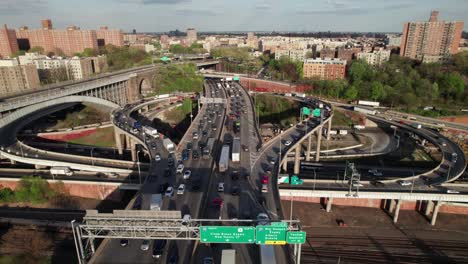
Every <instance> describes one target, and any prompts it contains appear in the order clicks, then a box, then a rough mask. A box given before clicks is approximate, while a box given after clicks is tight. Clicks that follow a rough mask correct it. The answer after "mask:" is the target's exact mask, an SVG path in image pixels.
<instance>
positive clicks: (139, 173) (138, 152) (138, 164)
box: [136, 150, 141, 184]
mask: <svg viewBox="0 0 468 264" xmlns="http://www.w3.org/2000/svg"><path fill="white" fill-rule="evenodd" d="M139 155H140V150H138V151H137V155H136V156H137V166H138V177H140V184H141V170H140V157H139Z"/></svg>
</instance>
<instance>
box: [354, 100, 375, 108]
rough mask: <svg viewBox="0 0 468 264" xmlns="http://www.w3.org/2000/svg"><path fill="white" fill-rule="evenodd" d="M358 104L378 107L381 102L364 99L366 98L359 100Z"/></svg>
mask: <svg viewBox="0 0 468 264" xmlns="http://www.w3.org/2000/svg"><path fill="white" fill-rule="evenodd" d="M357 104H358V105H365V106H372V107H378V106H379V105H380V103H379V102H374V101H364V100H359V101H358V103H357Z"/></svg>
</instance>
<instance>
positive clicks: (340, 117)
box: [332, 111, 354, 127]
mask: <svg viewBox="0 0 468 264" xmlns="http://www.w3.org/2000/svg"><path fill="white" fill-rule="evenodd" d="M353 124H354V121H353V120H352V119H351V118H350V117H348V116H346V115H345V114H343V113H342V112H340V111H334V113H333V121H332V125H333V126H346V127H350V126H352V125H353Z"/></svg>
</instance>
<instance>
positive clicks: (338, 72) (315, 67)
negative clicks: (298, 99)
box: [303, 59, 346, 80]
mask: <svg viewBox="0 0 468 264" xmlns="http://www.w3.org/2000/svg"><path fill="white" fill-rule="evenodd" d="M303 71H304V78H309V79H319V80H338V79H344V78H345V72H346V60H340V59H307V60H305V61H304V69H303Z"/></svg>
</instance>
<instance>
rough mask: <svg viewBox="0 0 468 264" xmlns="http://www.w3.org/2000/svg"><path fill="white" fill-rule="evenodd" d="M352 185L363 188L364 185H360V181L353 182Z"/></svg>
mask: <svg viewBox="0 0 468 264" xmlns="http://www.w3.org/2000/svg"><path fill="white" fill-rule="evenodd" d="M351 185H352V186H353V187H363V186H364V185H363V184H362V183H360V182H359V181H352V182H351Z"/></svg>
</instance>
